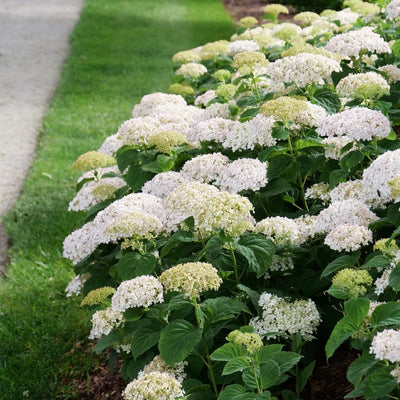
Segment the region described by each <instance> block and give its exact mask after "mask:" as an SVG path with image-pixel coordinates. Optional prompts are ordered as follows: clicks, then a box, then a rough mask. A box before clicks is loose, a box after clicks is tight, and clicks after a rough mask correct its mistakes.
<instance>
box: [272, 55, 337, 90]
mask: <svg viewBox="0 0 400 400" xmlns="http://www.w3.org/2000/svg"><path fill="white" fill-rule="evenodd" d="M341 70H342V68H341V67H340V64H339V63H338V62H337V61H335V60H333V59H331V58H328V57H325V56H322V55H319V54H311V53H300V54H296V55H294V56H289V57H284V58H281V59H279V60H277V61H275V62H273V63H271V64H269V65H268V67H267V69H266V73H267V75H268V76H269V77H270V78H272V79H273V80H275V81H280V82H284V83H294V84H295V85H296V86H297V87H300V88H303V87H305V86H307V85H312V84H315V85H323V84H324V83H325V82H330V81H331V74H332V72H334V71H336V72H339V71H341Z"/></svg>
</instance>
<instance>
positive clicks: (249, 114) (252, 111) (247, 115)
mask: <svg viewBox="0 0 400 400" xmlns="http://www.w3.org/2000/svg"><path fill="white" fill-rule="evenodd" d="M259 109H260V108H259V107H252V108H248V109H247V110H246V111H244V112H243V113H242V114H241V115H240V118H239V121H240V122H246V121H248V120H249V119H252V118H254V117H255V116H256V115H257V114H258V110H259Z"/></svg>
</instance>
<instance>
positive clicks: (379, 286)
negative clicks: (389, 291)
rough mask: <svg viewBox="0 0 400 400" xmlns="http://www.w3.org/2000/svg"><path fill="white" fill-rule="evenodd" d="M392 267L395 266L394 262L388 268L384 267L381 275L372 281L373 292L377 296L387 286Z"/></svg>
mask: <svg viewBox="0 0 400 400" xmlns="http://www.w3.org/2000/svg"><path fill="white" fill-rule="evenodd" d="M394 268H395V265H394V264H393V265H391V266H390V267H389V268H386V269H385V270H384V271H383V273H382V275H381V276H380V277H379V278H377V279H376V280H375V282H374V285H375V290H374V292H375V294H377V295H378V296H379V295H380V294H382V293H383V292H384V291H385V289H386V288H387V287H388V286H389V278H390V275H391V273H392V271H393V269H394Z"/></svg>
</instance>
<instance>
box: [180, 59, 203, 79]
mask: <svg viewBox="0 0 400 400" xmlns="http://www.w3.org/2000/svg"><path fill="white" fill-rule="evenodd" d="M206 73H207V68H206V67H205V66H204V65H203V64H199V63H194V62H193V63H187V64H182V65H181V66H180V67H179V68H178V69H177V70H176V71H175V74H176V75H183V76H190V77H193V78H199V77H200V76H202V75H204V74H206Z"/></svg>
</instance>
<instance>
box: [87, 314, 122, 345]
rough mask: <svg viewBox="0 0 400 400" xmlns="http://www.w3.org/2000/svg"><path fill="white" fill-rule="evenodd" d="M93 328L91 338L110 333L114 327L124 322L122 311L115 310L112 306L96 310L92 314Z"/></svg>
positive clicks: (98, 337)
mask: <svg viewBox="0 0 400 400" xmlns="http://www.w3.org/2000/svg"><path fill="white" fill-rule="evenodd" d="M91 321H92V329H91V331H90V335H89V339H100V338H102V337H103V336H106V335H108V334H109V333H110V332H111V331H112V330H113V329H114V328H117V327H118V326H120V325H122V324H123V323H124V318H123V315H122V312H120V311H114V310H112V308H111V307H108V308H107V309H105V310H100V311H96V312H95V313H94V314H93V316H92V320H91Z"/></svg>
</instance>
